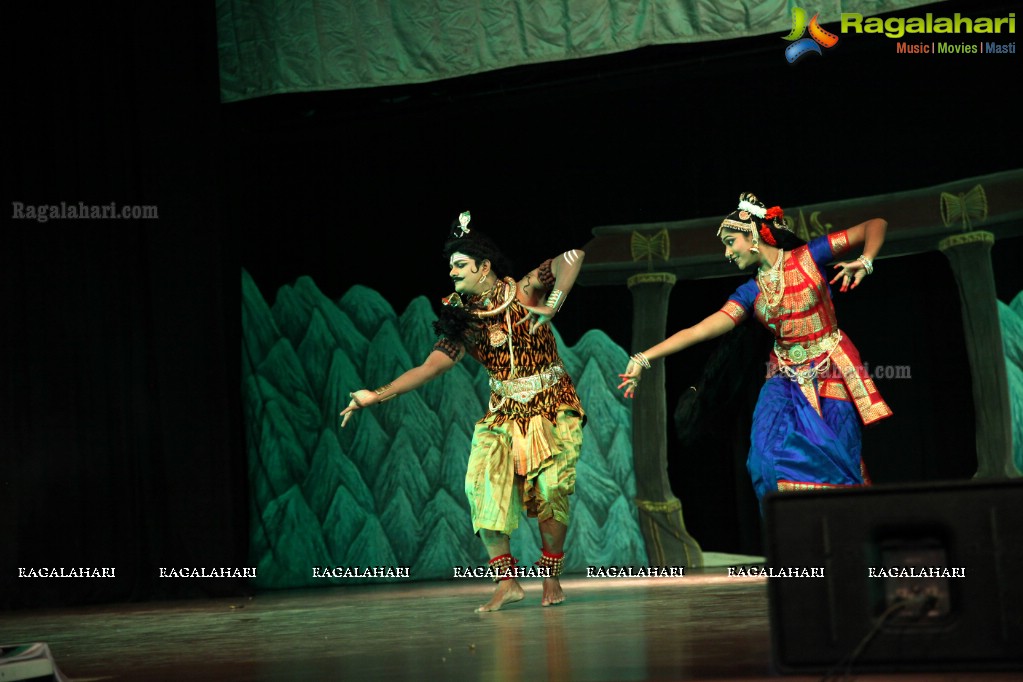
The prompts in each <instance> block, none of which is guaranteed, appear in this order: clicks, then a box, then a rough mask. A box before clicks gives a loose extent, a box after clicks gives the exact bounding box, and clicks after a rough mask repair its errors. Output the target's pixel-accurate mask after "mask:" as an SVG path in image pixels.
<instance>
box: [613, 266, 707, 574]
mask: <svg viewBox="0 0 1023 682" xmlns="http://www.w3.org/2000/svg"><path fill="white" fill-rule="evenodd" d="M674 285H675V275H672V274H669V273H664V272H648V273H642V274H638V275H633V276H632V277H629V279H628V286H629V290H630V291H631V292H632V301H633V305H632V347H633V350H637V351H639V350H643V349H644V348H649V347H650V346H652V345H654V344H656V343H658V342H660V341H661V340H663V339H664V337H665V332H666V327H667V319H668V297H669V295H670V293H671V288H672V287H673V286H674ZM667 432H668V411H667V397H666V395H665V378H664V360H663V359H661V360H654V361H652V362H651V368H650V369H648V370H645V371H644V372H643V378H642V383H641V384H640V388H639V390H638V391H636V397H635V399H634V404H633V407H632V453H633V454H632V458H633V464H634V466H635V469H636V496H637V499H636V505H637V506H638V507H639V517H640V527H641V529H642V531H643V538H644V540H645V541H646V551H647V558H648V560H649V562H650V565H651V566H686V567H689V568H695V567H698V566H702V565H703V552H702V551H701V549H700V545H699V544H698V543H697V542H696V540H694V539H693V538H692V537H691V536H690V535H689V532H688V531H687V530H686V524H685V520H684V519H683V517H682V503H681V502H680V501H679V500H678V499H677V498H676V497H675V495H674V494H673V493H672V491H671V483H670V481H669V479H668V437H667Z"/></svg>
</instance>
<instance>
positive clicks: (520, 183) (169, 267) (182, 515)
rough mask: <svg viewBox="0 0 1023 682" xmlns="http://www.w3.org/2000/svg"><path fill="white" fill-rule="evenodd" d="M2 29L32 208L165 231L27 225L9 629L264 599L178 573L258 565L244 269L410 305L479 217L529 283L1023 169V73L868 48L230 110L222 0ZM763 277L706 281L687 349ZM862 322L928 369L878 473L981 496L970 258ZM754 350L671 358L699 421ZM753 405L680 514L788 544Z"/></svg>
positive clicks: (18, 148) (8, 437) (605, 306)
mask: <svg viewBox="0 0 1023 682" xmlns="http://www.w3.org/2000/svg"><path fill="white" fill-rule="evenodd" d="M928 9H930V10H931V11H934V12H936V13H940V14H943V15H945V14H951V13H952V12H954V11H962V12H964V13H967V14H970V15H972V16H1004V15H1005V14H1007V13H1008V12H1009V11H1013V10H1014V9H1015V7H1014V3H1008V2H974V3H965V2H946V3H940V4H938V5H936V6H934V7H931V8H928ZM922 11H923V8H920V9H918V10H914V11H910V12H903V13H902V14H903V15H905V16H913V15H914V13H915V14H919V13H920V12H922ZM4 13H5V15H7V16H8V17H9V18H8V19H6V20H5V24H6V25H9V26H12V27H16V28H15V31H14V32H15V33H16V35H17V39H16V40H15V41H13V42H11V43H9V45H8V50H10V54H9V59H8V65H9V67H8V70H9V71H10V72H11V73H10V75H11V77H12V81H13V83H14V87H13V88H12V91H11V96H10V97H7V98H5V108H6V109H7V110H8V113H9V114H10V115H9V116H5V119H6V120H8V121H9V123H8V130H7V135H5V138H6V141H7V144H6V145H5V147H6V148H7V149H8V150H10V151H11V152H13V153H11V154H10V156H9V157H8V158H7V159H5V160H6V163H5V164H4V165H5V169H6V171H7V173H8V174H9V178H8V182H6V183H5V193H6V192H9V193H10V196H6V197H5V202H6V204H5V205H13V204H12V203H11V202H15V201H17V202H23V203H24V204H33V205H34V204H55V203H59V202H61V201H66V202H69V203H77V202H79V201H82V202H85V203H87V204H89V203H96V204H105V203H109V202H111V201H116V202H118V203H119V204H122V205H127V204H140V205H156V206H157V207H158V209H159V219H158V220H149V221H147V220H138V221H50V222H47V223H37V222H34V221H27V220H18V221H12V222H10V223H9V226H8V228H7V229H5V231H4V235H3V237H2V239H3V249H2V256H0V258H2V259H3V260H2V273H3V294H4V299H3V300H4V302H5V303H6V305H7V310H8V316H7V319H6V320H5V324H4V325H3V362H2V371H3V381H2V386H3V393H2V395H3V399H2V403H0V415H2V416H0V424H2V432H0V438H2V440H0V457H2V465H0V518H2V521H0V523H2V524H3V527H2V529H3V537H4V550H3V552H2V553H0V578H2V580H3V588H4V589H3V591H2V593H0V607H2V606H13V607H35V606H46V605H57V604H77V603H89V602H103V601H115V600H129V599H136V600H137V599H153V598H170V597H181V596H188V595H192V594H203V593H206V594H209V593H213V594H234V593H239V592H241V591H244V589H245V586H244V585H243V584H241V583H238V582H235V581H209V582H201V581H169V580H165V579H164V580H161V579H159V578H157V573H156V567H160V566H245V565H246V564H247V552H246V543H247V535H248V518H247V503H246V496H247V482H246V477H245V469H246V465H245V455H244V443H243V437H242V424H241V419H240V416H239V403H240V390H239V380H238V365H239V358H238V349H239V333H240V323H239V311H240V302H239V274H240V270H241V269H242V268H245V269H247V270H248V271H249V272H250V273H251V274H252V276H253V277H254V279H255V281H256V282H257V284H258V285H259V286H260V287H261V289H262V290H263V293H264V296H266V297H267V298H268V300H271V301H272V299H273V297H274V293H275V291H276V289H277V288H278V287H280V286H282V285H285V284H289V283H291V282H293V281H294V280H295V279H296V278H298V277H300V276H306V275H308V276H310V277H312V278H313V279H314V280H315V281H316V283H317V285H318V286H319V287H320V289H321V290H322V291H324V292H325V293H326V294H327V295H328V296H331V297H334V298H336V297H340V296H341V295H343V294H344V292H345V291H346V290H347V289H348V288H349V287H350V286H352V285H353V284H365V285H367V286H371V287H373V288H374V289H376V290H377V291H379V292H381V293H382V294H383V295H384V296H385V297H386V298H387V299H388V300H389V301H390V302H391V303H392V305H393V306H394V307H395V308H396V310H397V311H398V312H399V313H400V312H401V311H402V310H404V307H405V306H406V305H407V304H408V302H409V301H410V300H411V299H412V298H414V297H416V296H418V295H427V296H430V297H431V298H436V297H437V296H439V295H442V294H444V293H446V291H445V285H444V279H443V277H444V274H445V268H446V265H445V264H444V263H443V261H442V260H440V259H439V258H438V257H436V256H435V255H434V252H435V250H436V247H437V246H438V245H439V240H440V238H441V236H442V233H443V232H444V230H445V229H446V227H447V225H448V223H449V222H450V220H451V219H452V218H453V216H454V215H456V214H457V213H458V212H459V211H461V210H464V209H466V208H468V209H471V210H472V212H473V215H474V221H475V224H476V225H478V226H479V227H480V228H481V229H486V230H487V231H489V232H493V233H497V234H499V235H502V236H503V237H504V238H503V239H502V242H503V243H504V244H505V245H506V246H507V247H508V251H509V253H510V255H511V256H512V258H513V259H514V260H515V261H516V262H517V263H518V264H519V266H520V268H527V267H532V266H533V265H535V264H536V263H537V262H539V260H541V259H542V258H545V257H547V256H549V255H554V254H555V253H557V252H559V251H560V250H564V249H566V248H569V247H580V246H582V245H583V244H585V242H586V241H588V240H589V239H590V238H591V235H592V233H591V230H592V228H593V227H594V226H596V225H603V224H616V223H632V222H648V221H658V220H677V219H683V218H692V217H700V216H708V217H714V216H720V215H723V214H724V213H726V212H728V211H729V210H730V208H731V207H732V206H733V205H734V202H735V199H736V197H737V196H738V193H739V192H740V191H744V190H750V191H755V192H757V193H758V194H759V195H761V196H762V197H763V198H764V199H765V200H767V201H769V202H770V203H780V204H782V205H783V206H785V205H788V206H792V205H798V204H805V203H815V202H821V201H827V200H831V199H840V198H845V197H851V196H863V195H872V194H883V193H886V192H892V191H899V190H905V189H913V188H917V187H925V186H928V185H933V184H939V183H943V182H948V181H951V180H957V179H960V178H966V177H970V176H974V175H981V174H985V173H990V172H996V171H1001V170H1007V169H1012V168H1017V167H1019V158H1020V151H1021V150H1020V145H1019V135H1018V124H1016V118H1017V117H1016V116H1015V115H1014V114H1013V111H1012V107H1011V106H1009V105H1008V104H1007V99H1006V97H1007V96H1006V88H1008V87H1012V84H1013V83H1015V82H1016V80H1018V74H1019V60H1018V57H1017V55H1015V54H1012V55H984V56H979V55H977V56H966V55H960V56H948V55H945V56H940V57H937V56H936V57H928V56H909V55H895V53H894V44H893V41H891V40H889V39H887V38H882V37H876V36H873V37H871V36H862V37H858V38H856V39H853V38H852V37H849V38H847V39H845V40H843V41H842V42H841V43H840V45H839V46H838V47H836V48H835V49H833V50H831V51H828V52H827V53H826V54H825V55H824V56H823V57H821V58H814V57H811V58H809V59H804V60H802V61H801V62H800V63H798V64H796V65H788V64H786V63H785V61H784V59H783V58H782V49H783V46H784V43H782V42H781V41H779V40H778V37H777V36H764V37H759V38H750V39H748V40H743V41H739V42H731V43H710V44H703V45H697V46H666V47H658V48H645V49H643V50H637V51H634V52H631V53H627V54H623V55H614V56H608V57H601V58H594V59H589V60H577V61H572V62H565V63H562V64H551V65H540V66H533V67H528V68H521V69H509V70H505V71H502V72H498V73H493V74H482V75H479V76H473V77H469V78H463V79H457V80H454V81H449V82H442V83H434V84H422V85H417V86H409V87H400V88H386V89H382V90H363V91H352V92H339V93H312V94H307V95H294V96H287V97H273V98H264V99H259V100H253V101H250V102H242V103H236V104H231V105H221V104H220V103H219V101H218V92H217V55H216V17H215V13H214V9H213V7H212V4H208V5H200V4H198V3H196V4H192V3H186V4H185V5H183V6H173V8H171V6H167V5H164V6H162V7H157V6H150V5H149V4H139V5H135V4H129V3H103V4H101V5H98V6H88V7H85V6H80V5H74V6H69V8H62V9H61V11H60V13H59V14H57V13H49V14H44V13H43V12H39V11H36V10H34V11H28V10H25V9H24V8H21V9H11V8H5V10H4ZM1012 38H1014V36H1013V37H1012ZM708 238H713V236H712V235H710V234H709V235H708ZM1019 247H1020V240H1019V239H1013V240H1006V241H1004V242H1001V243H999V244H997V245H996V247H995V250H994V253H993V258H994V261H995V267H996V273H997V277H998V282H997V284H998V290H999V296H1000V297H1001V298H1002V300H1004V301H1008V300H1010V299H1011V298H1012V297H1013V296H1014V295H1015V294H1016V293H1017V292H1018V291H1019V290H1020V289H1021V288H1023V282H1021V278H1020V276H1019V275H1018V274H1017V273H1018V267H1017V265H1016V263H1015V261H1016V258H1017V256H1016V254H1018V253H1019ZM738 282H739V280H737V279H734V280H733V279H722V280H709V281H701V282H691V283H680V284H679V285H677V286H676V289H675V291H674V293H673V295H672V303H671V309H670V317H671V319H670V321H669V327H670V328H671V329H672V330H674V329H677V328H680V327H682V326H686V325H688V324H690V323H692V322H694V321H696V320H698V319H700V318H701V317H702V316H704V315H706V314H707V313H709V312H711V311H713V310H714V309H716V308H717V307H718V306H719V305H720V303H721V302H722V301H723V300H724V297H726V296H727V295H728V293H730V292H731V290H732V289H734V287H735V286H737V284H738ZM570 303H571V305H569V306H567V307H566V309H565V311H564V313H563V314H562V315H560V316H559V319H558V325H559V329H560V331H561V332H562V335H563V336H564V337H565V339H566V340H567V341H568V342H569V343H574V342H575V341H576V340H577V339H578V337H579V335H580V334H581V333H582V332H583V331H584V330H586V329H589V328H591V327H598V328H601V329H603V330H604V331H606V332H607V333H608V334H610V335H611V336H612V338H613V339H615V340H616V341H617V342H618V343H620V344H621V345H622V346H624V347H626V348H629V346H630V331H629V328H628V324H629V319H630V316H631V303H630V300H629V295H628V293H627V291H625V289H624V287H621V288H616V287H579V288H578V289H577V291H576V292H574V293H573V296H572V299H571V301H570ZM839 314H840V316H841V317H842V320H843V327H844V328H846V329H847V330H848V331H849V333H850V334H851V336H852V337H853V338H854V340H855V341H856V342H857V344H858V345H859V346H860V350H861V352H862V353H863V356H864V358H865V359H867V360H869V361H871V362H873V363H875V364H879V363H884V364H893V365H894V364H910V365H911V366H912V368H913V372H914V380H913V381H911V382H909V381H903V382H899V381H889V382H885V383H883V384H881V388H882V391H883V392H884V394H885V396H886V398H887V399H888V400H889V402H890V403H891V404H892V406H893V408H894V409H895V411H896V417H895V418H894V419H892V420H889V421H888V422H887V423H883V424H880V425H878V426H877V427H875V428H872V429H869V430H868V431H867V432H866V434H865V448H866V452H867V458H868V464H870V466H871V468H872V470H873V474H874V478H875V480H878V481H884V482H900V481H910V480H925V481H926V480H939V479H944V478H962V477H968V476H969V475H970V474H971V473H972V471H973V470H974V468H975V461H971V455H970V454H969V453H970V452H971V451H972V448H973V434H972V426H973V418H972V410H973V407H972V399H971V396H970V385H969V377H968V373H967V372H968V370H967V368H966V366H965V352H964V349H963V340H962V332H961V329H960V326H959V303H958V294H957V292H956V288H955V285H954V282H953V281H952V278H951V274H950V270H949V268H948V266H947V263H946V262H945V260H944V257H943V256H941V255H940V254H938V253H929V254H921V255H918V256H911V257H905V258H900V259H893V260H881V261H879V263H878V272H877V274H875V275H874V276H873V278H872V279H871V280H868V282H867V284H866V285H864V287H863V289H861V290H860V291H857V292H856V293H855V294H854V295H852V296H850V297H848V298H845V299H840V302H839ZM732 343H733V344H734V346H725V345H716V344H707V346H706V347H704V348H696V349H693V350H691V351H689V352H687V353H686V354H684V355H682V356H678V357H676V358H672V359H671V360H670V361H669V362H670V364H669V376H670V380H669V387H668V390H669V405H670V406H673V405H674V404H675V402H676V401H677V400H678V398H679V397H680V395H681V394H682V392H683V391H684V390H685V389H686V388H687V387H688V386H689V385H691V384H697V383H698V382H700V379H701V375H702V372H703V368H704V366H705V365H706V364H707V362H708V361H709V360H711V359H713V358H714V357H715V353H721V352H729V353H735V352H742V349H743V348H744V347H745V346H743V345H742V344H739V343H735V342H734V341H733V342H732ZM743 390H745V389H743ZM735 401H737V402H735ZM741 404H742V398H741V396H740V398H736V399H734V401H733V402H732V403H729V405H728V406H725V407H723V408H722V409H715V408H716V406H714V405H711V406H709V409H708V410H707V411H706V419H705V421H704V424H705V428H704V429H703V430H702V433H701V434H699V435H698V437H697V438H696V439H695V440H694V441H693V442H690V443H687V444H686V446H685V447H684V448H682V447H680V445H679V444H678V443H673V446H672V461H671V469H670V473H671V476H672V479H673V485H674V488H675V492H676V493H677V494H678V495H679V496H680V497H681V498H682V499H683V502H684V505H685V513H686V518H687V522H688V524H689V527H690V530H691V531H692V532H693V534H694V535H695V536H696V537H697V539H698V540H700V541H701V542H702V543H703V544H704V546H705V548H706V549H710V550H720V551H749V550H756V549H758V545H759V531H758V530H757V529H756V524H757V520H756V518H755V517H753V518H752V519H750V517H749V508H748V499H744V498H745V496H747V495H748V491H747V490H746V489H745V488H744V486H748V481H747V480H744V479H743V477H742V474H741V464H739V465H737V463H736V462H735V461H732V460H734V459H735V458H737V457H740V458H741V452H739V451H740V450H741V445H739V444H736V443H734V441H736V440H737V437H736V434H741V433H743V431H744V429H745V425H746V424H748V414H745V413H744V411H743V410H739V409H736V408H735V406H737V405H741ZM722 442H725V443H729V444H730V445H729V447H728V448H726V449H722V447H721V445H720V444H721V443H722ZM737 452H738V453H739V454H736V453H737ZM729 453H731V454H729ZM737 470H738V473H737ZM39 566H58V567H62V566H63V567H74V566H115V567H116V568H117V579H116V580H106V581H103V580H91V581H81V580H67V581H58V580H45V579H43V580H40V579H25V578H17V577H16V576H17V574H18V568H19V567H39Z"/></svg>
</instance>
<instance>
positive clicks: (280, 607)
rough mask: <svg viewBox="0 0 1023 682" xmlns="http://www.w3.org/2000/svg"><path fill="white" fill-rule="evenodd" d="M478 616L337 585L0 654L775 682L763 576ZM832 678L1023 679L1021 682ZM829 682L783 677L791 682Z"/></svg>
mask: <svg viewBox="0 0 1023 682" xmlns="http://www.w3.org/2000/svg"><path fill="white" fill-rule="evenodd" d="M523 584H524V587H525V589H526V599H525V600H524V601H521V602H518V603H516V604H511V605H509V606H507V607H505V609H503V610H501V611H499V612H496V613H484V614H477V613H474V608H475V607H476V606H477V605H478V604H480V603H482V602H484V601H486V598H487V597H488V595H489V593H490V591H491V589H492V583H487V582H485V581H483V580H452V581H442V582H436V583H405V584H398V585H372V586H350V587H330V588H320V589H309V590H289V591H281V592H269V593H261V594H258V595H256V596H254V597H251V598H244V599H210V600H195V601H176V602H153V603H144V604H123V605H109V606H102V607H89V608H76V609H67V610H59V611H54V610H46V611H20V612H14V613H5V614H2V615H0V644H16V643H29V642H45V643H47V644H48V645H49V647H50V649H51V651H52V653H53V657H54V659H55V660H56V662H57V664H58V666H59V667H60V669H61V671H62V672H63V673H64V675H65V676H66V677H67V678H68V679H70V680H74V681H75V682H84V681H86V680H89V681H93V680H140V681H145V682H165V681H166V682H170V681H174V682H180V681H186V682H207V681H210V682H212V681H214V680H215V681H217V682H242V681H245V682H271V681H272V682H288V681H292V680H294V681H306V680H317V681H326V680H394V681H398V680H416V681H419V680H459V681H463V680H465V681H473V680H489V681H495V682H505V681H512V680H529V681H530V682H537V681H541V680H559V681H560V680H566V681H568V680H583V681H587V682H589V681H604V680H607V681H613V682H624V681H631V680H636V681H646V680H650V681H654V680H665V681H667V680H775V681H777V680H778V679H779V676H778V675H777V674H776V673H774V672H773V670H772V667H771V662H770V646H771V644H770V625H769V621H768V598H767V589H766V585H767V579H766V578H759V577H756V578H750V577H742V578H737V577H728V576H727V573H726V569H723V568H710V569H704V570H702V571H695V572H691V573H690V574H689V575H687V576H686V577H684V578H645V579H636V578H586V577H582V576H568V577H565V578H564V579H563V585H564V589H565V593H566V596H567V599H566V601H565V603H564V604H562V605H561V606H557V607H548V608H543V607H541V606H540V581H539V580H527V581H523ZM838 673H839V674H837V675H836V676H835V677H834V678H832V679H834V680H843V679H844V680H852V679H856V680H863V681H868V680H869V681H874V682H880V681H882V680H899V681H900V682H909V681H917V682H924V681H928V682H930V681H932V680H935V681H937V680H941V681H946V680H948V681H951V680H957V681H959V682H965V681H969V680H978V681H980V680H983V681H985V682H986V681H990V680H1019V679H1021V675H1020V673H1004V672H977V673H970V672H956V673H934V672H929V673H911V672H905V673H898V674H896V673H884V674H869V675H868V674H856V675H851V676H849V677H843V676H842V675H841V671H838ZM821 677H822V676H821V675H819V674H814V675H788V676H785V677H784V678H783V679H786V680H792V681H793V682H796V681H799V682H808V681H809V680H820V679H821Z"/></svg>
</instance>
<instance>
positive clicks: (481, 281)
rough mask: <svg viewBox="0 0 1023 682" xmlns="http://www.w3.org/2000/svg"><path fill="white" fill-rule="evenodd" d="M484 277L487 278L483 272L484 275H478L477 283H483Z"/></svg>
mask: <svg viewBox="0 0 1023 682" xmlns="http://www.w3.org/2000/svg"><path fill="white" fill-rule="evenodd" d="M486 278H487V276H486V275H485V274H484V275H482V276H481V277H480V281H479V282H477V284H483V280H485V279H486Z"/></svg>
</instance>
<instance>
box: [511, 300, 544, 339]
mask: <svg viewBox="0 0 1023 682" xmlns="http://www.w3.org/2000/svg"><path fill="white" fill-rule="evenodd" d="M522 307H523V308H525V309H526V310H528V311H529V314H528V315H526V316H525V317H523V318H522V319H521V320H519V321H518V322H516V323H515V326H516V327H517V326H519V325H520V324H522V323H523V322H528V323H529V333H530V334H532V333H533V332H535V331H536V330H537V329H539V328H540V327H541V326H543V325H545V324H548V323H549V322H550V321H551V318H553V317H554V308H551V307H550V306H546V305H535V306H534V305H524V306H522Z"/></svg>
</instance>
